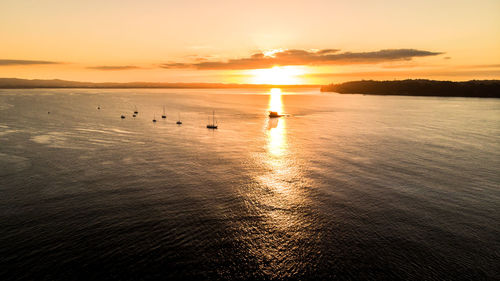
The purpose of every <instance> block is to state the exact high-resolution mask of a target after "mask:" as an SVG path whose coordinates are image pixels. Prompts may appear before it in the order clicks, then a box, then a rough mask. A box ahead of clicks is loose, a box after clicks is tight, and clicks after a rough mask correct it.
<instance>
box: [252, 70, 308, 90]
mask: <svg viewBox="0 0 500 281" xmlns="http://www.w3.org/2000/svg"><path fill="white" fill-rule="evenodd" d="M304 73H305V71H304V70H303V69H302V68H300V67H298V66H275V67H273V68H266V69H254V70H251V71H250V75H252V83H253V84H272V85H293V84H303V81H302V79H301V78H300V75H302V74H304Z"/></svg>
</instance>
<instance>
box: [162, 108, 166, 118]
mask: <svg viewBox="0 0 500 281" xmlns="http://www.w3.org/2000/svg"><path fill="white" fill-rule="evenodd" d="M161 118H162V119H165V118H167V114H165V106H163V115H162V116H161Z"/></svg>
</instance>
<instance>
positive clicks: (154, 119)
mask: <svg viewBox="0 0 500 281" xmlns="http://www.w3.org/2000/svg"><path fill="white" fill-rule="evenodd" d="M153 123H156V115H154V114H153Z"/></svg>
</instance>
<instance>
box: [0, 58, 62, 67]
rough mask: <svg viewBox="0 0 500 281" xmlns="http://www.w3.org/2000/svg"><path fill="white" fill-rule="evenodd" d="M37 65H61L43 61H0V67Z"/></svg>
mask: <svg viewBox="0 0 500 281" xmlns="http://www.w3.org/2000/svg"><path fill="white" fill-rule="evenodd" d="M37 64H61V63H60V62H56V61H44V60H7V59H0V66H5V65H37Z"/></svg>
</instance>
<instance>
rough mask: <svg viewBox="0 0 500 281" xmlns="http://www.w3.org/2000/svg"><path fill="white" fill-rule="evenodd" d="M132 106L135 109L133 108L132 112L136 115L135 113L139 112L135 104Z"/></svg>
mask: <svg viewBox="0 0 500 281" xmlns="http://www.w3.org/2000/svg"><path fill="white" fill-rule="evenodd" d="M134 108H135V109H134V114H136V115H137V114H138V113H139V111H137V106H136V105H134Z"/></svg>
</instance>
